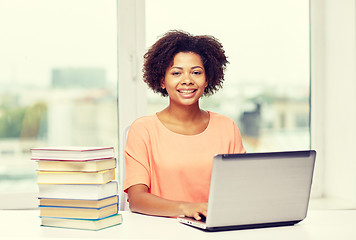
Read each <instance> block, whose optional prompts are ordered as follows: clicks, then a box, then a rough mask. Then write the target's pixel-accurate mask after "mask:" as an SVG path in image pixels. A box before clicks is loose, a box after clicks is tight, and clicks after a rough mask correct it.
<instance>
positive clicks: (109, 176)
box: [37, 168, 115, 184]
mask: <svg viewBox="0 0 356 240" xmlns="http://www.w3.org/2000/svg"><path fill="white" fill-rule="evenodd" d="M112 180H115V169H114V168H113V169H108V170H103V171H98V172H47V171H39V172H37V183H38V184H104V183H107V182H110V181H112Z"/></svg>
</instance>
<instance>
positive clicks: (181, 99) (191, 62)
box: [162, 52, 208, 105]
mask: <svg viewBox="0 0 356 240" xmlns="http://www.w3.org/2000/svg"><path fill="white" fill-rule="evenodd" d="M207 86H208V82H207V81H206V76H205V69H204V65H203V62H202V60H201V57H200V56H199V55H198V54H196V53H193V52H180V53H177V54H176V55H175V56H174V58H173V64H172V66H170V67H168V68H167V70H166V74H165V77H164V79H163V81H162V88H165V89H166V90H167V92H168V95H169V98H170V102H171V104H172V103H176V104H180V105H192V104H196V103H197V102H198V101H199V99H200V97H201V96H202V95H203V94H204V90H205V88H206V87H207Z"/></svg>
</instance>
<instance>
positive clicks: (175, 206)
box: [127, 184, 208, 220]
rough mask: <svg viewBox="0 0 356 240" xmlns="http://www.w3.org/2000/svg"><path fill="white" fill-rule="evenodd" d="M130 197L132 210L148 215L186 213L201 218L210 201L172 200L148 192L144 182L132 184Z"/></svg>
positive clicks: (179, 214)
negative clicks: (189, 201)
mask: <svg viewBox="0 0 356 240" xmlns="http://www.w3.org/2000/svg"><path fill="white" fill-rule="evenodd" d="M127 193H128V199H129V202H130V209H131V211H132V212H139V213H143V214H148V215H156V216H167V217H168V216H169V217H177V216H181V215H184V216H186V217H193V218H195V219H196V220H201V216H200V215H204V216H206V214H207V209H208V203H188V202H178V201H171V200H166V199H163V198H160V197H158V196H155V195H153V194H151V193H149V192H148V187H147V186H146V185H144V184H137V185H134V186H131V187H130V188H129V189H128V191H127Z"/></svg>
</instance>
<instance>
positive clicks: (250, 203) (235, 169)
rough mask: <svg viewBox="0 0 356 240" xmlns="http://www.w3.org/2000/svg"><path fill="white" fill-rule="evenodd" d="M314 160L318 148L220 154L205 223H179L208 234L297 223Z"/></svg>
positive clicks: (303, 212) (189, 220)
mask: <svg viewBox="0 0 356 240" xmlns="http://www.w3.org/2000/svg"><path fill="white" fill-rule="evenodd" d="M315 156H316V152H315V151H314V150H309V151H293V152H270V153H247V154H219V155H216V156H215V157H214V162H213V169H212V175H211V182H210V192H209V202H208V214H207V217H206V219H205V222H203V221H196V220H194V219H192V218H185V217H179V218H178V221H179V222H181V223H184V224H187V225H190V226H193V227H197V228H200V229H202V230H206V231H221V230H233V229H249V228H261V227H277V226H289V225H294V224H296V223H298V222H300V221H302V220H303V219H304V218H305V217H306V215H307V210H308V204H309V197H310V190H311V184H312V179H313V170H314V163H315Z"/></svg>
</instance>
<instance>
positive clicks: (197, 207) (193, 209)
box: [181, 203, 208, 220]
mask: <svg viewBox="0 0 356 240" xmlns="http://www.w3.org/2000/svg"><path fill="white" fill-rule="evenodd" d="M181 209H182V212H183V215H184V216H185V217H193V218H195V219H196V220H201V215H204V216H205V217H206V215H207V211H208V203H182V204H181Z"/></svg>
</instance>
